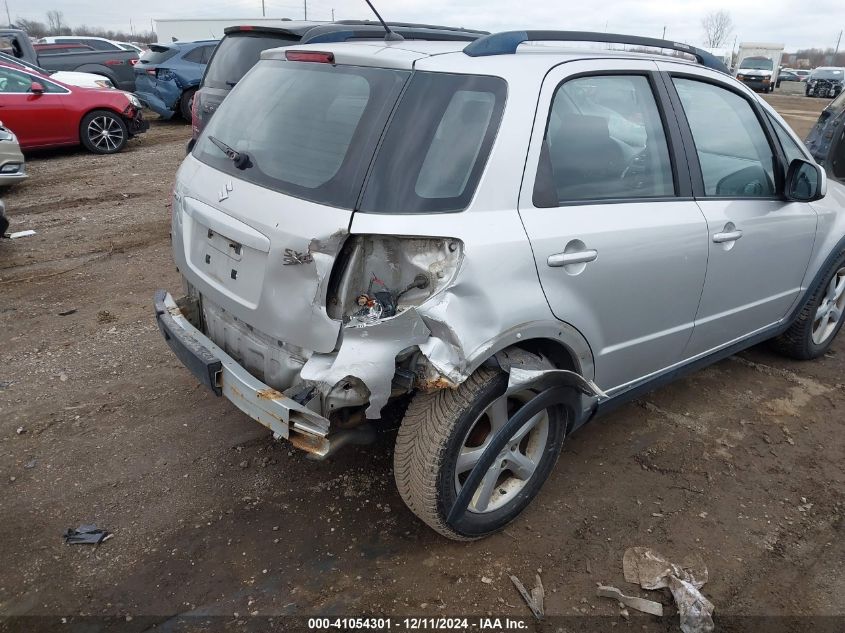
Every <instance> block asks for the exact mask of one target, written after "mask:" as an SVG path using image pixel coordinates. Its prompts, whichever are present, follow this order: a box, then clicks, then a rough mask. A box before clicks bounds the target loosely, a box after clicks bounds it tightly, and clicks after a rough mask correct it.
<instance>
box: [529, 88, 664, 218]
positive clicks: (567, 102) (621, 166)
mask: <svg viewBox="0 0 845 633" xmlns="http://www.w3.org/2000/svg"><path fill="white" fill-rule="evenodd" d="M544 145H545V147H544V148H543V152H542V156H541V161H542V164H541V166H540V171H541V172H542V171H544V169H545V168H546V167H548V166H549V165H550V167H551V178H552V180H553V181H554V190H555V191H556V194H557V200H558V202H559V203H566V202H573V201H581V200H610V199H630V198H658V197H665V196H673V195H674V194H675V189H674V180H673V176H672V164H671V161H670V159H669V148H668V145H667V142H666V134H665V132H664V129H663V123H662V120H661V117H660V112H659V110H658V108H657V103H656V102H655V99H654V94H653V93H652V89H651V85H650V84H649V80H648V78H646V77H645V76H640V75H619V76H612V75H601V76H594V77H579V78H577V79H572V80H570V81H567V82H566V83H564V84H563V85H561V86H560V88H558V90H557V92H556V93H555V96H554V100H553V101H552V107H551V111H550V113H549V121H548V125H547V128H546V137H545V142H544ZM546 171H547V170H546ZM540 177H541V176H540V174H539V173H538V181H539V179H540ZM537 199H538V198H537V195H536V192H535V201H536V200H537ZM542 206H547V205H545V204H544V205H542Z"/></svg>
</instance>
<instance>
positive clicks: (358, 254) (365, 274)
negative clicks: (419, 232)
mask: <svg viewBox="0 0 845 633" xmlns="http://www.w3.org/2000/svg"><path fill="white" fill-rule="evenodd" d="M462 256H463V244H462V243H461V242H460V241H459V240H455V239H451V238H440V237H393V236H386V235H355V236H353V237H352V238H351V239H349V240H348V241H347V242H346V244H345V245H344V249H343V251H342V253H341V255H340V256H339V257H338V259H337V261H336V262H335V267H334V270H333V271H332V277H331V279H330V281H329V292H328V304H327V310H328V314H329V316H330V317H331V318H333V319H338V320H342V321H343V322H344V323H348V322H350V321H352V322H356V323H363V324H367V323H374V322H376V321H379V320H381V319H385V318H390V317H393V316H396V315H398V314H399V313H401V312H402V311H403V310H405V309H406V308H409V307H411V306H419V305H422V304H423V303H425V302H426V301H428V300H429V299H430V298H431V297H432V296H434V295H435V294H437V293H438V292H440V291H441V290H443V289H444V288H446V287H448V286H449V285H451V283H452V281H453V280H454V278H455V275H456V274H457V271H458V268H459V267H460V263H461V259H462Z"/></svg>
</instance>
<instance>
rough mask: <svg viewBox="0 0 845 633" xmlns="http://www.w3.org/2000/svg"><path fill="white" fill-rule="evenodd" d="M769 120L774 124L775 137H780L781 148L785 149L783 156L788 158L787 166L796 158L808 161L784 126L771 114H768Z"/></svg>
mask: <svg viewBox="0 0 845 633" xmlns="http://www.w3.org/2000/svg"><path fill="white" fill-rule="evenodd" d="M766 116H767V117H768V118H769V123H771V124H772V127H773V128H774V129H775V136H777V137H778V141H779V142H780V146H781V148H782V149H783V154H784V156H786V163H787V165H788V164H789V163H791V162H792V161H794V160H795V159H796V158H800V159H801V160H807V155H806V154H805V153H804V152H803V151H802V150H801V148H800V147H798V144H797V143H796V142H795V141H794V140H792V137H791V136H790V135H789V133H788V132H787V131H786V130H784V129H783V126H782V125H781V124H780V123H778V122H777V121H775V119H774V117H773V116H771V115H770V114H768V113H767V114H766Z"/></svg>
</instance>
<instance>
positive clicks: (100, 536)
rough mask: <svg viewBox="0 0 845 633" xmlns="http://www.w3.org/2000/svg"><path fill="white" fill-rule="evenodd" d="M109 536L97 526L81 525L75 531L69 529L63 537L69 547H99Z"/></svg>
mask: <svg viewBox="0 0 845 633" xmlns="http://www.w3.org/2000/svg"><path fill="white" fill-rule="evenodd" d="M109 534H110V532H107V531H106V530H102V529H100V528H98V527H97V526H96V525H80V526H79V527H78V528H77V529H75V530H74V529H73V528H68V529H67V531H66V532H65V533H64V534H63V535H62V537H63V538H64V539H65V543H67V544H68V545H99V544H100V543H102V542H103V541H104V540H105V539H106V537H108V536H109Z"/></svg>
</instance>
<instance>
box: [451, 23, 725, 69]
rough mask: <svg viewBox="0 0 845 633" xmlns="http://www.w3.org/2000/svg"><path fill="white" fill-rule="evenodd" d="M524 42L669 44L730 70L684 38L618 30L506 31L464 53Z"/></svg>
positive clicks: (503, 50) (501, 50)
mask: <svg viewBox="0 0 845 633" xmlns="http://www.w3.org/2000/svg"><path fill="white" fill-rule="evenodd" d="M523 42H605V43H608V44H630V45H633V46H650V47H652V48H667V49H670V50H673V51H681V52H683V53H687V54H689V55H692V56H693V57H695V58H696V60H697V61H698V63H699V64H701V65H702V66H706V67H707V68H712V69H713V70H718V71H720V72H723V73H727V74H730V72H729V71H728V69H727V67H726V66H725V64H724V63H722V62H721V61H720V60H719V58H717V57H716V56H715V55H712V54H711V53H708V52H707V51H704V50H701V49H700V48H696V47H695V46H690V45H689V44H683V43H681V42H671V41H669V40H660V39H657V38H653V37H639V36H637V35H619V34H616V33H594V32H589V31H503V32H501V33H493V34H492V35H487V36H486V37H481V38H479V39H477V40H475V41H474V42H473V43H472V44H469V45H468V46H467V47H466V48H464V53H466V54H467V55H469V56H470V57H486V56H489V55H510V54H513V53H516V49H517V47H518V46H519V45H520V44H522V43H523Z"/></svg>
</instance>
